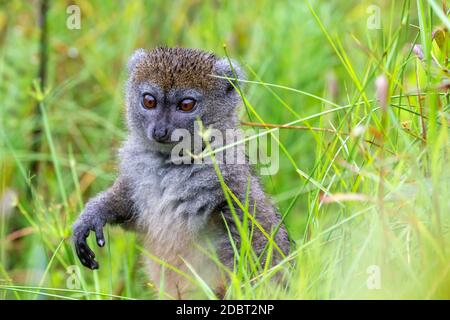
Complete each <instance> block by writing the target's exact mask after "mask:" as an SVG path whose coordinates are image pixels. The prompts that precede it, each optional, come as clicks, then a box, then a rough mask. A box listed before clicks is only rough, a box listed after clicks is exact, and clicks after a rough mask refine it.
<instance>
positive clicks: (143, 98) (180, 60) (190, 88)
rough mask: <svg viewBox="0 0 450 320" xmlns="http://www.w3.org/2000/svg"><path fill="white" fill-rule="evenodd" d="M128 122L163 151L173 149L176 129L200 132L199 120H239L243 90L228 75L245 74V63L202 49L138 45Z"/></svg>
mask: <svg viewBox="0 0 450 320" xmlns="http://www.w3.org/2000/svg"><path fill="white" fill-rule="evenodd" d="M128 73H129V78H128V82H127V90H126V92H127V97H126V100H127V108H128V115H127V120H128V127H129V130H130V131H132V133H133V134H137V135H138V136H141V137H143V138H144V141H146V142H148V143H149V146H151V147H153V148H155V149H158V150H161V151H162V150H168V148H169V147H170V146H171V145H173V143H174V142H172V140H171V136H172V133H173V131H174V130H175V129H187V130H189V132H190V133H191V134H193V133H194V123H195V121H196V120H197V119H199V120H201V122H202V123H203V125H204V126H205V127H209V126H211V125H212V127H213V128H216V129H219V130H220V129H227V128H232V127H234V126H235V125H236V106H237V105H238V104H239V101H240V97H239V93H238V92H236V89H235V87H234V86H233V85H232V84H231V83H230V81H229V80H227V79H221V78H217V77H214V75H218V76H225V77H229V78H233V79H234V78H235V75H236V76H237V77H238V78H242V77H243V74H242V72H241V69H240V68H239V66H238V65H237V64H236V63H234V62H233V66H231V65H230V63H229V61H228V59H226V58H223V59H220V58H217V57H216V56H215V55H214V54H212V53H209V52H204V51H201V50H196V49H186V48H157V49H154V50H151V51H146V50H144V49H138V50H136V51H135V52H134V54H133V55H132V56H131V58H130V60H129V62H128Z"/></svg>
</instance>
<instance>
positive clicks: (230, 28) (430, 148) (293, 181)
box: [0, 0, 450, 299]
mask: <svg viewBox="0 0 450 320" xmlns="http://www.w3.org/2000/svg"><path fill="white" fill-rule="evenodd" d="M48 3H49V10H48V13H47V16H46V21H47V24H46V26H47V27H46V28H43V27H42V25H41V27H39V26H38V24H37V20H38V18H39V15H40V13H39V12H40V6H39V2H38V1H32V2H28V1H20V0H11V1H0V97H1V102H0V201H1V205H0V298H2V299H55V298H56V299H111V298H114V299H126V298H130V299H131V298H133V299H153V298H158V295H159V293H158V292H157V291H155V290H154V289H153V288H152V285H151V284H149V283H148V279H147V277H146V275H145V272H144V271H143V266H142V263H141V261H142V260H141V255H142V254H143V249H142V248H141V247H140V245H139V240H138V238H137V237H136V236H135V235H134V234H132V233H127V232H125V231H123V230H122V229H120V228H115V227H108V228H107V230H106V231H107V241H106V242H107V245H106V247H105V248H103V249H99V248H96V247H95V246H94V242H93V241H92V242H91V244H92V246H93V247H95V251H96V254H97V256H98V258H99V261H100V264H101V267H100V270H98V271H90V270H88V269H86V268H84V267H82V266H81V264H80V263H79V262H78V260H77V259H76V256H75V252H74V249H73V246H72V244H71V241H70V236H71V225H72V223H73V221H74V220H75V219H76V217H77V215H78V214H79V212H80V211H81V210H82V208H83V204H84V203H85V202H86V201H87V199H88V198H89V197H90V196H92V195H94V194H96V193H97V192H99V191H100V190H102V189H104V188H105V187H107V186H108V185H109V184H110V183H111V182H112V181H113V179H114V176H115V172H116V169H115V168H116V150H117V148H118V146H119V145H120V143H121V141H122V140H123V138H124V136H125V129H124V123H123V110H124V106H123V101H124V99H123V82H124V79H125V77H126V70H125V67H124V66H125V64H126V60H127V58H128V56H129V55H130V54H131V52H132V51H133V50H134V49H135V48H139V47H144V48H152V47H155V46H158V45H167V46H183V47H197V48H202V49H206V50H211V51H214V52H216V53H217V54H219V55H225V54H228V55H229V56H230V57H233V58H236V59H237V60H238V61H239V62H240V63H241V64H242V65H244V69H245V70H246V72H247V75H248V81H246V82H244V81H242V82H241V83H240V85H241V86H242V88H243V98H244V101H245V107H244V108H243V109H242V121H243V122H252V123H253V125H255V124H254V123H259V124H260V125H259V127H255V128H257V129H258V128H259V129H261V130H266V128H267V129H270V128H272V127H273V125H275V126H277V125H282V124H290V125H291V126H290V127H287V128H282V129H280V135H279V142H280V168H279V171H278V172H277V173H276V174H275V175H272V176H264V177H263V181H264V184H265V186H266V190H267V191H268V192H269V193H270V194H272V195H273V198H274V201H275V202H276V204H277V206H278V207H279V209H280V212H281V214H282V215H283V216H284V217H285V221H286V225H287V228H288V230H289V233H290V236H291V238H292V239H293V240H295V242H296V245H295V247H294V248H293V250H292V253H291V254H290V255H289V256H288V257H287V258H286V259H285V260H284V261H283V263H282V264H281V265H280V266H279V267H277V268H276V269H271V268H262V269H261V268H258V267H256V266H255V264H254V263H252V262H253V261H252V260H253V259H254V258H253V257H252V254H251V252H250V249H249V248H248V247H247V246H245V245H244V246H243V248H242V252H240V254H239V257H240V258H239V263H238V266H237V267H236V270H235V272H233V273H232V282H231V286H230V288H229V290H228V292H227V296H226V297H227V298H229V299H242V298H243V299H277V298H287V299H339V298H344V299H365V298H369V299H372V298H374V299H378V298H387V299H393V298H400V299H413V298H418V299H432V298H435V299H448V298H450V249H449V247H450V246H449V245H450V232H449V231H450V230H449V229H450V219H449V218H450V201H449V198H450V192H449V191H450V190H449V184H450V172H449V170H448V168H449V167H448V163H449V160H450V159H449V151H450V150H449V136H448V133H449V130H448V128H449V125H450V122H449V120H450V119H449V108H450V97H449V94H448V89H449V88H450V78H449V76H448V72H449V71H448V68H449V60H448V54H449V44H450V35H449V34H448V32H447V30H449V29H450V20H449V18H448V9H447V7H446V5H445V1H439V0H428V1H427V0H417V1H413V0H404V1H377V2H376V3H374V1H324V0H323V1H322V0H315V1H313V0H310V1H307V0H305V1H269V0H259V1H255V2H253V1H197V0H176V1H170V2H169V1H159V0H158V1H140V0H136V1H111V2H107V1H100V0H95V1H51V0H50V1H48ZM71 3H75V4H77V5H78V6H79V8H80V10H81V29H79V30H78V29H74V30H72V29H69V28H67V26H66V22H67V19H68V17H69V16H70V14H68V13H67V12H66V10H67V7H68V6H69V5H70V4H71ZM44 30H45V31H44ZM42 35H44V37H42ZM41 44H44V46H43V47H42V46H41ZM42 48H44V51H41V49H42ZM45 48H47V49H46V50H45ZM42 52H43V53H44V55H42ZM45 53H46V54H45ZM43 62H46V65H45V64H44V66H46V68H45V69H42V66H43ZM43 70H46V73H43ZM43 75H45V82H44V86H42V82H39V80H38V79H39V78H40V77H41V76H43ZM261 123H264V125H261ZM269 124H270V125H272V126H270V125H269ZM246 126H248V123H247V124H246ZM243 238H244V244H245V241H246V240H245V239H248V235H246V234H243ZM90 240H92V239H90ZM144 254H145V253H144ZM74 266H75V267H74ZM77 266H78V268H79V270H80V272H79V276H80V280H79V281H78V277H76V276H75V274H77V270H78V269H77ZM281 268H283V269H285V270H287V271H288V273H287V276H286V277H285V278H286V279H285V280H286V281H285V283H287V284H288V285H287V286H286V285H284V284H283V282H275V281H271V280H270V279H271V277H272V276H273V275H274V273H275V272H276V271H277V270H278V269H281ZM74 272H75V273H74ZM193 281H197V282H198V283H199V290H201V291H203V292H205V294H207V295H208V297H209V298H215V297H214V295H213V294H212V292H211V290H209V288H208V287H207V286H206V285H205V284H202V283H201V281H199V279H196V278H195V277H194V278H193Z"/></svg>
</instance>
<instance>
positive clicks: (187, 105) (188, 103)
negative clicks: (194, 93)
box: [178, 98, 196, 112]
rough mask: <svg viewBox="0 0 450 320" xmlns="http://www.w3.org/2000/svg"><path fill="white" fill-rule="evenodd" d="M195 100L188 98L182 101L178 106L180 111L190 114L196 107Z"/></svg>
mask: <svg viewBox="0 0 450 320" xmlns="http://www.w3.org/2000/svg"><path fill="white" fill-rule="evenodd" d="M195 102H196V101H195V100H194V99H192V98H186V99H183V100H181V101H180V103H179V104H178V110H181V111H184V112H189V111H191V110H192V109H194V107H195Z"/></svg>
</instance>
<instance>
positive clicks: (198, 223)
mask: <svg viewBox="0 0 450 320" xmlns="http://www.w3.org/2000/svg"><path fill="white" fill-rule="evenodd" d="M232 64H233V66H230V63H229V61H228V59H220V58H217V57H216V56H215V55H213V54H211V53H207V52H204V51H200V50H196V49H185V48H157V49H154V50H151V51H146V50H143V49H138V50H137V51H136V52H135V53H134V54H133V55H132V57H131V58H130V60H129V62H128V72H129V78H128V81H127V84H126V103H127V126H128V138H127V140H126V141H125V143H124V144H123V146H122V148H121V149H120V151H119V158H120V166H119V175H118V178H117V180H116V181H115V182H114V184H113V185H112V186H111V187H110V188H109V189H108V190H106V191H104V192H102V193H100V194H98V195H97V196H96V197H94V198H92V199H91V200H89V202H88V203H87V205H86V207H85V209H84V211H83V212H82V214H81V215H80V217H79V218H78V220H77V222H76V223H75V225H74V228H73V234H74V242H75V247H76V252H77V254H78V256H79V258H80V260H81V262H82V264H83V265H85V266H86V267H88V268H91V269H97V268H98V267H99V265H98V263H97V261H96V260H95V255H94V253H93V252H92V250H91V249H90V248H89V247H88V246H87V244H86V238H87V237H88V235H89V233H90V232H91V231H94V232H95V234H96V239H97V243H98V245H99V246H103V245H104V243H105V240H104V236H103V232H102V229H103V227H104V226H105V224H106V223H110V224H121V225H123V226H125V227H128V228H132V229H134V230H136V231H138V232H139V233H141V234H143V236H144V237H143V238H144V243H145V247H146V249H147V250H148V252H149V253H150V255H152V257H156V259H148V269H149V274H150V277H151V278H152V280H153V282H154V284H155V285H158V284H159V280H160V276H161V261H164V262H165V263H168V264H170V265H172V266H174V267H176V268H178V269H180V270H181V271H183V272H186V273H188V274H189V273H191V271H190V268H189V267H188V266H187V265H189V266H190V267H192V268H193V269H194V270H196V272H197V273H198V275H200V276H201V277H202V278H203V280H205V281H206V282H207V283H208V284H209V285H211V286H212V287H214V288H215V289H217V290H221V289H223V286H224V285H225V283H224V281H226V280H225V279H224V278H223V275H222V273H221V272H219V268H218V266H217V263H214V262H213V261H212V259H211V257H208V255H207V254H205V248H206V249H207V250H210V249H211V250H214V251H215V252H216V253H217V256H218V257H219V259H220V261H221V262H222V263H223V264H224V265H225V266H227V267H228V268H231V269H232V268H233V264H234V261H235V257H234V251H233V248H232V245H231V240H230V236H229V232H230V233H231V236H232V237H233V240H234V242H235V243H236V245H237V246H238V247H239V233H238V230H237V228H236V225H235V220H234V219H233V215H232V213H231V209H230V208H229V206H228V204H227V200H226V198H225V196H224V192H223V189H222V186H221V183H220V180H219V178H218V175H217V173H216V171H215V168H214V166H213V165H212V164H181V165H179V164H178V165H177V164H174V163H172V162H171V161H170V150H171V148H172V147H173V145H174V143H173V142H172V141H170V140H168V141H163V139H160V138H161V134H159V135H158V133H161V132H163V133H165V134H166V135H170V134H171V132H173V130H174V129H176V128H184V129H188V130H189V132H191V133H192V134H194V122H195V121H196V119H200V120H201V122H202V123H203V126H204V127H206V128H208V127H213V128H215V129H218V130H220V131H222V132H224V131H225V130H226V129H234V128H237V127H238V119H237V112H236V107H237V106H238V105H239V102H240V96H239V93H238V92H236V90H235V86H234V85H232V84H231V83H230V81H229V80H227V79H221V78H218V77H213V76H211V75H219V76H226V77H230V78H234V76H237V77H238V78H242V77H243V74H242V71H241V69H240V68H239V66H238V65H237V64H236V63H235V62H233V63H232ZM144 94H151V95H152V96H153V97H154V98H155V100H156V107H154V108H153V109H151V110H149V109H145V108H144V107H143V106H142V99H143V95H144ZM186 97H189V98H191V99H194V100H195V101H196V104H195V109H193V110H192V111H191V112H183V111H180V110H179V108H177V105H178V104H179V102H180V101H181V100H182V99H185V98H186ZM163 136H165V135H164V134H163ZM224 136H225V134H224ZM238 150H241V149H238ZM239 152H241V151H239ZM219 168H220V171H221V175H222V177H223V179H224V182H225V183H226V185H227V186H228V187H229V188H230V190H231V191H232V192H233V193H234V194H235V195H236V196H237V197H238V198H239V199H240V201H242V203H245V202H246V198H247V199H248V203H249V210H248V212H250V213H252V212H255V218H256V221H258V223H259V224H260V226H261V227H263V228H264V229H265V230H266V231H267V233H268V234H270V233H271V231H274V230H275V229H278V232H277V233H276V235H275V236H274V242H275V243H276V244H277V245H278V247H279V248H280V249H281V251H282V252H283V253H284V254H287V253H288V252H289V246H290V244H289V240H288V236H287V232H286V229H285V228H284V226H283V225H281V226H279V224H280V216H279V214H278V213H277V211H276V209H275V208H274V206H273V205H272V204H271V203H270V201H269V199H268V198H267V196H266V195H265V193H264V191H263V189H262V187H261V184H260V182H259V180H258V178H257V176H256V175H255V174H254V173H253V172H252V170H251V167H250V165H249V164H248V163H244V164H235V163H233V164H228V163H226V161H225V163H221V164H219ZM248 190H250V191H248ZM255 206H256V208H255ZM233 207H234V209H235V210H236V212H237V214H238V216H239V217H242V210H241V209H240V208H239V206H238V205H236V204H235V203H234V205H233ZM249 225H250V226H251V223H249ZM227 230H229V231H227ZM267 242H268V240H267V237H266V236H265V235H264V234H263V233H262V232H261V231H260V230H259V229H258V228H257V227H253V238H252V246H253V249H254V251H255V252H256V253H258V254H261V253H263V251H264V248H265V246H266V245H267ZM199 248H203V250H200V249H199ZM273 252H274V257H275V260H277V259H279V257H280V254H279V253H277V250H274V251H273ZM262 259H264V258H262ZM157 260H160V261H159V262H158V261H157ZM191 275H192V274H191ZM164 279H165V281H164V282H165V288H164V291H165V292H167V293H168V294H169V295H171V296H173V297H186V296H188V295H189V292H190V291H191V290H192V289H193V288H192V284H191V283H190V282H189V281H187V280H186V279H184V278H183V277H182V276H180V275H179V274H178V273H177V272H174V271H171V270H170V268H167V267H166V268H165V273H164Z"/></svg>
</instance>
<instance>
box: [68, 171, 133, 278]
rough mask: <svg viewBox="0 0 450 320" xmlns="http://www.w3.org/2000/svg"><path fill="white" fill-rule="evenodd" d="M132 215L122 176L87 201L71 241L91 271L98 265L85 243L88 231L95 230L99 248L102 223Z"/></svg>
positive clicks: (113, 222) (126, 186)
mask: <svg viewBox="0 0 450 320" xmlns="http://www.w3.org/2000/svg"><path fill="white" fill-rule="evenodd" d="M133 216H134V205H133V203H132V200H131V198H130V187H129V185H128V184H127V183H126V181H125V180H124V179H123V178H121V177H119V178H118V179H117V180H116V181H115V182H114V184H113V185H112V186H111V187H110V188H109V189H108V190H106V191H104V192H101V193H99V194H98V195H97V196H95V197H94V198H92V199H91V200H89V202H88V203H87V204H86V206H85V208H84V210H83V212H82V213H81V215H80V216H79V218H78V220H77V221H76V223H75V224H74V226H73V240H74V242H75V249H76V252H77V255H78V258H79V259H80V261H81V263H82V264H83V265H84V266H86V267H88V268H90V269H92V270H94V269H98V268H99V264H98V262H97V261H96V260H95V254H94V252H92V250H91V249H90V248H89V246H88V245H87V242H86V239H87V237H88V236H89V233H90V232H91V231H94V232H95V236H96V239H97V244H98V245H99V246H100V247H103V246H104V245H105V238H104V236H103V227H104V226H105V224H106V223H111V224H120V223H125V222H130V221H131V220H132V219H133Z"/></svg>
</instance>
